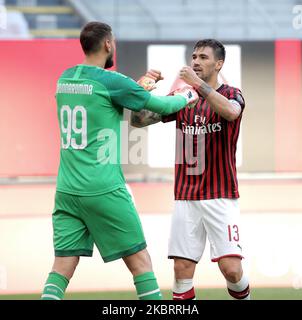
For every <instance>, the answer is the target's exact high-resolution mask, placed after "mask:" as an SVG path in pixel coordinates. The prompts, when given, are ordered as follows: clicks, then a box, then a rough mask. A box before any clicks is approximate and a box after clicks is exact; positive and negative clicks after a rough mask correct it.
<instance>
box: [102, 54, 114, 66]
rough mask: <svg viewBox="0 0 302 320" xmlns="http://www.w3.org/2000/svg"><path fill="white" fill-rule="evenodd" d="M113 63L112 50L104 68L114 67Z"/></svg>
mask: <svg viewBox="0 0 302 320" xmlns="http://www.w3.org/2000/svg"><path fill="white" fill-rule="evenodd" d="M113 64H114V62H113V52H111V53H110V55H109V56H108V58H107V60H106V62H105V66H104V68H105V69H109V68H111V67H113Z"/></svg>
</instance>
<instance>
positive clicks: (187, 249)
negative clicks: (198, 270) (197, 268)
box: [168, 198, 243, 263]
mask: <svg viewBox="0 0 302 320" xmlns="http://www.w3.org/2000/svg"><path fill="white" fill-rule="evenodd" d="M239 217H240V210H239V204H238V200H237V199H225V198H220V199H211V200H201V201H185V200H177V201H175V211H174V214H173V216H172V224H171V233H170V238H169V248H168V257H169V258H174V257H179V258H184V259H188V260H192V261H194V262H196V263H197V262H199V260H200V259H201V257H202V254H203V252H204V249H205V245H206V240H207V238H208V239H209V242H210V250H211V260H212V261H213V262H217V261H218V260H219V259H220V258H223V257H226V256H229V257H230V256H234V257H240V258H243V256H242V254H241V253H242V252H241V251H242V249H241V246H240V242H239V241H240V237H239V233H240V229H239Z"/></svg>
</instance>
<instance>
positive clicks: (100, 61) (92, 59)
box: [83, 55, 106, 69]
mask: <svg viewBox="0 0 302 320" xmlns="http://www.w3.org/2000/svg"><path fill="white" fill-rule="evenodd" d="M105 63H106V58H104V57H102V56H99V55H90V56H86V57H85V59H84V61H83V64H86V65H88V66H95V67H99V68H103V69H104V66H105Z"/></svg>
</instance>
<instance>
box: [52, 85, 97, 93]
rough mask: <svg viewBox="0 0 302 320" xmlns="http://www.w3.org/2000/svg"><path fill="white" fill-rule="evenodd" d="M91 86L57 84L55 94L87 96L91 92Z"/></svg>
mask: <svg viewBox="0 0 302 320" xmlns="http://www.w3.org/2000/svg"><path fill="white" fill-rule="evenodd" d="M92 91H93V85H92V84H76V83H58V84H57V93H69V94H89V95H91V94H92V93H93V92H92Z"/></svg>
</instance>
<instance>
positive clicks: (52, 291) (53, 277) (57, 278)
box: [41, 272, 69, 300]
mask: <svg viewBox="0 0 302 320" xmlns="http://www.w3.org/2000/svg"><path fill="white" fill-rule="evenodd" d="M68 283H69V281H68V279H67V278H65V277H64V276H62V275H61V274H59V273H56V272H51V273H50V274H49V275H48V278H47V280H46V283H45V286H44V291H43V293H42V296H41V300H62V299H63V297H64V293H65V290H66V288H67V286H68Z"/></svg>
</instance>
